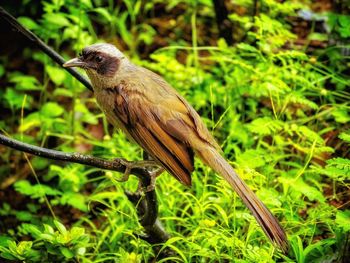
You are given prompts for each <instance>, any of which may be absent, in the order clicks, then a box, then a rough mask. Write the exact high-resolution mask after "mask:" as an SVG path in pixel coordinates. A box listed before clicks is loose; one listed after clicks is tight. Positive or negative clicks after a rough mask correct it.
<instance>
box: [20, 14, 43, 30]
mask: <svg viewBox="0 0 350 263" xmlns="http://www.w3.org/2000/svg"><path fill="white" fill-rule="evenodd" d="M17 21H18V22H20V23H21V24H22V25H23V26H24V27H25V28H27V29H29V30H36V29H38V28H39V25H38V24H37V23H36V22H35V21H34V20H33V19H31V18H29V17H26V16H20V17H17Z"/></svg>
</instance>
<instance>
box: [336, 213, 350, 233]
mask: <svg viewBox="0 0 350 263" xmlns="http://www.w3.org/2000/svg"><path fill="white" fill-rule="evenodd" d="M335 222H336V223H337V225H338V226H339V227H341V228H343V229H344V231H345V232H348V231H350V210H345V211H338V212H337V215H336V218H335Z"/></svg>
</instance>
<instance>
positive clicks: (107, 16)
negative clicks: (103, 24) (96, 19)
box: [91, 7, 112, 22]
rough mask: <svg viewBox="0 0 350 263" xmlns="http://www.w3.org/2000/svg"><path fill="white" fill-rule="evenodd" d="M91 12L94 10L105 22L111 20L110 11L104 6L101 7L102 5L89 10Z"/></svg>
mask: <svg viewBox="0 0 350 263" xmlns="http://www.w3.org/2000/svg"><path fill="white" fill-rule="evenodd" d="M91 12H95V13H97V14H99V15H100V16H101V17H102V18H104V19H105V20H106V21H107V22H111V21H112V16H111V15H110V13H108V11H107V9H106V8H103V7H98V8H94V9H92V10H91Z"/></svg>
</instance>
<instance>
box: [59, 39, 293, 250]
mask: <svg viewBox="0 0 350 263" xmlns="http://www.w3.org/2000/svg"><path fill="white" fill-rule="evenodd" d="M63 66H64V67H80V68H83V69H85V70H86V72H87V75H88V76H89V78H90V80H91V82H92V85H93V88H94V93H95V96H96V100H97V102H98V104H99V105H100V107H101V109H102V110H103V112H104V113H105V114H106V116H107V120H108V121H109V122H110V123H111V124H112V125H114V126H116V127H119V128H121V129H122V130H123V131H124V132H125V133H126V134H127V135H128V137H129V138H131V139H132V140H133V141H135V142H136V143H138V144H139V145H140V146H141V147H142V148H143V149H144V150H145V151H146V152H147V153H148V154H149V155H150V156H151V157H152V158H153V159H154V160H155V161H156V163H158V164H159V165H160V166H161V167H163V168H164V169H165V170H167V171H168V172H169V173H170V174H171V175H173V176H174V177H175V178H176V179H178V180H179V181H180V182H181V183H183V184H184V185H187V186H190V185H191V173H192V172H193V169H194V166H193V162H194V161H193V155H194V154H193V153H195V154H196V155H198V156H199V158H200V159H201V160H202V161H203V162H204V163H205V164H207V165H208V166H210V167H211V168H212V169H213V170H214V171H216V172H217V173H218V174H220V175H221V176H222V177H223V178H224V179H225V180H226V181H227V182H228V183H229V184H230V185H231V187H232V188H233V189H234V190H235V191H236V192H237V194H238V195H239V196H240V197H241V198H242V200H243V202H244V204H245V205H246V206H247V207H248V208H249V209H250V211H251V212H252V213H253V215H254V217H255V218H256V220H257V221H258V223H259V224H260V226H261V227H262V229H263V230H264V232H265V233H266V235H267V236H268V237H269V238H270V240H271V241H272V242H273V243H274V244H276V245H277V246H278V247H279V248H280V249H281V250H282V251H284V252H286V251H287V249H288V241H287V237H286V234H285V232H284V230H283V229H282V227H281V226H280V224H279V223H278V221H277V220H276V218H275V217H274V216H273V215H272V214H271V212H270V211H269V210H268V209H267V208H266V206H265V205H264V204H263V203H262V202H261V201H260V200H259V199H258V197H257V196H256V195H255V194H254V192H253V191H252V190H250V189H249V187H248V186H247V185H246V184H245V183H244V181H242V179H241V178H240V177H239V176H238V175H237V173H236V172H235V171H234V169H233V168H232V167H231V165H229V163H228V162H227V161H226V160H225V158H224V157H222V155H221V149H220V146H219V145H218V144H217V142H216V141H215V139H214V138H213V137H212V135H211V134H210V132H209V131H208V130H207V128H206V127H205V125H204V123H203V122H202V120H201V118H200V116H199V115H198V113H197V112H196V111H195V110H194V109H193V108H192V106H191V105H190V104H189V103H188V102H187V101H186V100H185V99H184V98H183V97H182V96H181V95H180V94H179V93H178V92H177V91H176V90H174V89H173V88H172V87H171V86H170V85H169V84H168V83H167V82H166V81H165V80H164V79H163V78H161V77H160V76H158V75H157V74H155V73H153V72H152V71H149V70H147V69H145V68H143V67H139V66H136V65H134V64H133V63H131V62H130V60H128V59H127V58H126V57H125V56H124V54H123V53H122V52H120V51H119V50H118V49H117V48H116V47H115V46H113V45H111V44H95V45H91V46H88V47H86V48H84V49H83V51H82V53H81V55H80V56H79V57H77V58H74V59H71V60H69V61H68V62H66V63H65V64H64V65H63Z"/></svg>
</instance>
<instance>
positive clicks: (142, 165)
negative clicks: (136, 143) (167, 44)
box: [116, 158, 163, 189]
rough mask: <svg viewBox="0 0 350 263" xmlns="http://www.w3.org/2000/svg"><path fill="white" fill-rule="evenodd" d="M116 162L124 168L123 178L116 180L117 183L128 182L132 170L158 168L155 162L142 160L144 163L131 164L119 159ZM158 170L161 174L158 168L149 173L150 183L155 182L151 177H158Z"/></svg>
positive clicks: (135, 162) (134, 162)
mask: <svg viewBox="0 0 350 263" xmlns="http://www.w3.org/2000/svg"><path fill="white" fill-rule="evenodd" d="M118 162H119V163H120V164H121V165H123V166H124V167H125V171H124V174H123V176H122V177H121V178H118V179H116V180H117V181H118V182H126V181H128V180H129V177H130V174H131V170H132V169H136V168H145V167H154V166H158V164H157V163H156V162H155V161H153V160H144V161H133V162H130V161H128V160H125V159H121V158H119V159H118ZM160 169H162V171H161V172H163V168H158V169H156V170H155V171H152V172H151V181H155V179H152V177H153V176H155V177H156V176H158V175H159V170H160ZM153 174H155V175H153ZM153 189H154V186H153Z"/></svg>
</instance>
